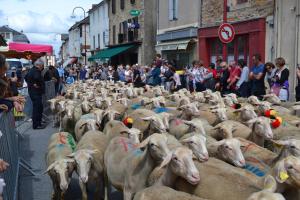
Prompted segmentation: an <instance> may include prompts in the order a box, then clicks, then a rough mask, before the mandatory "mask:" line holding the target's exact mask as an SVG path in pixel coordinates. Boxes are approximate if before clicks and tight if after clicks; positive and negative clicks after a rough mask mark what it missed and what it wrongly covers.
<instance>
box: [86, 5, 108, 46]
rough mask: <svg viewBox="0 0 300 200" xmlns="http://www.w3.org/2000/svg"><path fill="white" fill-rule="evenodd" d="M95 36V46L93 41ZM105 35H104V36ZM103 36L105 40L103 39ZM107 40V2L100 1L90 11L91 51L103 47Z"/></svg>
mask: <svg viewBox="0 0 300 200" xmlns="http://www.w3.org/2000/svg"><path fill="white" fill-rule="evenodd" d="M98 34H100V48H99V46H98ZM93 36H95V47H94V42H93ZM104 36H106V37H104ZM103 38H105V41H104V39H103ZM108 42H109V18H108V3H106V2H105V3H102V5H100V6H99V7H98V8H96V9H95V10H93V11H92V12H90V44H91V51H95V50H96V49H98V48H99V49H104V48H106V46H107V45H108Z"/></svg>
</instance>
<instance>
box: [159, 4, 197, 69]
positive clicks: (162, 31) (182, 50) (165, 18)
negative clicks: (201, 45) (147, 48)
mask: <svg viewBox="0 0 300 200" xmlns="http://www.w3.org/2000/svg"><path fill="white" fill-rule="evenodd" d="M200 6H201V0H185V1H181V0H160V1H159V4H158V6H157V8H158V9H157V10H158V14H157V19H158V21H157V45H156V51H157V52H158V53H160V54H162V56H163V58H164V59H167V60H168V61H173V62H176V64H177V65H178V66H181V67H183V66H187V65H189V64H191V63H192V61H193V60H195V59H197V58H198V38H197V31H198V28H199V25H200V11H201V10H200V9H199V8H200Z"/></svg>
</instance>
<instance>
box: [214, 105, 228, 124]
mask: <svg viewBox="0 0 300 200" xmlns="http://www.w3.org/2000/svg"><path fill="white" fill-rule="evenodd" d="M211 112H212V113H214V114H215V115H216V116H217V118H218V120H219V121H220V122H224V121H226V120H228V117H227V115H226V109H225V108H217V109H214V110H212V111H211Z"/></svg>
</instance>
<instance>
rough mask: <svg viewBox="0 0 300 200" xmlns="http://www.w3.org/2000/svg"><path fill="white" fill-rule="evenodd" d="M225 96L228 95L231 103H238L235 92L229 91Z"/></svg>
mask: <svg viewBox="0 0 300 200" xmlns="http://www.w3.org/2000/svg"><path fill="white" fill-rule="evenodd" d="M226 96H227V97H229V98H230V99H231V100H232V102H233V103H239V101H238V99H237V96H236V94H234V93H230V94H228V95H226Z"/></svg>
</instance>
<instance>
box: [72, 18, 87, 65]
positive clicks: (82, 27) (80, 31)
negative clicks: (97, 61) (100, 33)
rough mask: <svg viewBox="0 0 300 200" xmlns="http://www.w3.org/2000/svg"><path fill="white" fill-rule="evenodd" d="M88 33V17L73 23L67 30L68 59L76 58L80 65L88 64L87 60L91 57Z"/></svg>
mask: <svg viewBox="0 0 300 200" xmlns="http://www.w3.org/2000/svg"><path fill="white" fill-rule="evenodd" d="M89 31H90V28H89V17H86V18H85V19H83V20H81V21H80V22H77V23H75V24H74V25H73V26H72V27H71V28H70V29H69V45H68V46H69V54H70V57H71V58H77V59H78V62H79V63H82V64H88V60H87V58H88V57H90V56H91V52H90V33H89ZM85 53H86V55H85Z"/></svg>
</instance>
